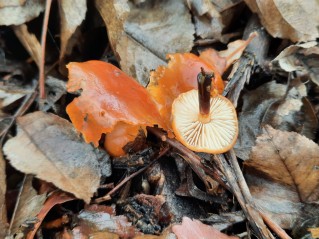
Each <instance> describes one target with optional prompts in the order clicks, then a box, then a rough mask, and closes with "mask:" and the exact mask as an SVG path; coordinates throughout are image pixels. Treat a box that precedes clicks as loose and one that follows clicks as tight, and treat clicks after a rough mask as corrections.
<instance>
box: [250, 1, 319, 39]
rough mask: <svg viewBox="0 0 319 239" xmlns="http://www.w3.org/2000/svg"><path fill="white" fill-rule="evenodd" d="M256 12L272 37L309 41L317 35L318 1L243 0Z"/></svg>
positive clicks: (318, 33) (318, 22)
mask: <svg viewBox="0 0 319 239" xmlns="http://www.w3.org/2000/svg"><path fill="white" fill-rule="evenodd" d="M245 2H246V4H247V5H248V6H249V8H250V9H251V10H252V11H253V12H255V13H257V14H258V16H259V18H260V19H261V22H262V24H263V25H264V27H265V28H266V29H267V31H268V32H269V33H270V34H271V35H272V36H273V37H280V38H285V39H290V40H291V41H294V42H297V41H309V40H315V39H316V38H317V37H319V31H318V28H317V27H318V25H319V18H318V14H317V12H318V11H319V2H318V1H316V0H309V1H298V0H293V1H285V0H263V1H258V0H245Z"/></svg>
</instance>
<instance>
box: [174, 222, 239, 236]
mask: <svg viewBox="0 0 319 239" xmlns="http://www.w3.org/2000/svg"><path fill="white" fill-rule="evenodd" d="M172 230H173V232H174V233H175V234H176V236H177V238H178V239H198V238H216V239H236V238H238V237H233V236H227V235H226V234H224V233H221V232H220V231H218V230H217V229H215V228H214V227H212V226H208V225H205V224H203V223H201V222H200V221H198V220H192V219H190V218H188V217H183V222H182V224H181V225H174V226H173V228H172Z"/></svg>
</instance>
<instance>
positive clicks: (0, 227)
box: [0, 151, 8, 238]
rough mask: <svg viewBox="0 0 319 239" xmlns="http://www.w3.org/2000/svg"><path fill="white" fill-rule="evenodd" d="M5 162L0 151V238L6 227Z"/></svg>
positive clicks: (3, 234)
mask: <svg viewBox="0 0 319 239" xmlns="http://www.w3.org/2000/svg"><path fill="white" fill-rule="evenodd" d="M6 190H7V184H6V163H5V161H4V158H3V155H2V152H1V151H0V238H4V237H5V235H6V232H7V229H8V222H7V210H6V202H5V200H6V198H5V195H6Z"/></svg>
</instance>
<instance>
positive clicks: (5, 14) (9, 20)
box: [0, 0, 45, 26]
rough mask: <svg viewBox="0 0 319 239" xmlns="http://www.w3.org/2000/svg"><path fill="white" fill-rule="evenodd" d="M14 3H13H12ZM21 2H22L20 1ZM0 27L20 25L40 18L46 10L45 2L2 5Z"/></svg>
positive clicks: (34, 0)
mask: <svg viewBox="0 0 319 239" xmlns="http://www.w3.org/2000/svg"><path fill="white" fill-rule="evenodd" d="M11 2H12V1H11ZM19 2H21V1H19ZM1 5H2V7H1V8H0V25H5V26H9V25H20V24H23V23H25V22H28V21H30V20H32V19H33V18H36V17H37V16H39V14H40V13H41V12H42V11H43V10H44V5H45V1H44V0H26V1H24V2H23V4H17V3H14V2H12V3H11V4H1Z"/></svg>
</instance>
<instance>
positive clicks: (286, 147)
mask: <svg viewBox="0 0 319 239" xmlns="http://www.w3.org/2000/svg"><path fill="white" fill-rule="evenodd" d="M318 155H319V146H318V145H317V144H316V143H314V142H313V141H311V140H309V139H308V138H306V137H304V136H302V135H299V134H298V133H295V132H284V131H280V130H275V129H273V128H272V127H270V126H265V128H264V130H263V134H262V135H260V136H259V137H258V138H257V140H256V146H254V147H253V149H252V152H251V155H250V159H249V160H247V161H245V168H248V173H247V174H246V176H247V183H248V185H249V187H250V190H251V193H252V195H253V197H254V198H255V200H256V202H257V203H258V205H259V207H261V208H262V209H263V210H264V211H265V212H266V213H267V214H269V215H270V216H271V218H272V219H273V220H274V221H275V222H277V223H278V224H279V225H281V226H282V227H284V228H287V229H288V228H291V227H292V225H293V223H294V221H295V220H296V219H298V217H299V216H300V213H301V212H302V210H301V209H302V207H303V205H305V204H308V205H310V203H313V202H317V201H318V199H319V173H318V169H317V167H318V165H319V157H318ZM313 206H314V207H316V206H315V205H313Z"/></svg>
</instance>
